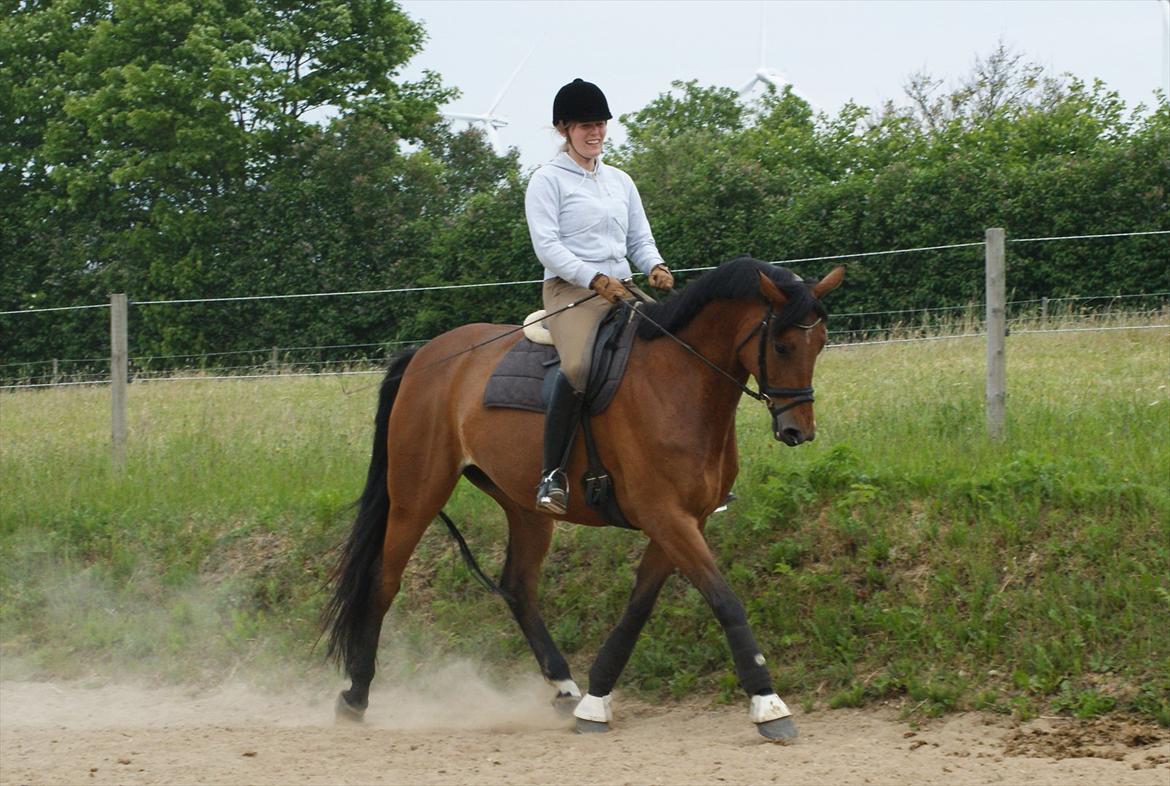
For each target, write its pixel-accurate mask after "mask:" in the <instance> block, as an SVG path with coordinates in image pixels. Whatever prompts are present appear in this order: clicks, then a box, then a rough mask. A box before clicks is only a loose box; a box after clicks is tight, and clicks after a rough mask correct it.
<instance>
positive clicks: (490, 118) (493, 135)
mask: <svg viewBox="0 0 1170 786" xmlns="http://www.w3.org/2000/svg"><path fill="white" fill-rule="evenodd" d="M535 51H536V46H535V45H534V46H533V47H532V48H531V49H529V50H528V54H526V55H525V56H524V59H523V60H521V61H520V65H518V66H516V70H515V71H513V72H512V75H511V76H510V77H508V81H507V82H504V86H503V87H501V88H500V92H499V93H497V94H496V97H495V100H493V101H492V103H491V106H489V107H488V109H487V111H486V112H483V113H481V114H471V113H468V112H443V113H442V115H443V117H445V118H447V119H448V120H463V121H465V122H466V123H467V124H468V125H471V126H474V125H476V124H479V125H481V126H483V133H484V136H486V137H487V139H488V142H490V143H491V146H492V148H494V149H495V151H496V152H497V153H499V154H500V155H503V154H504V153H505V152H506V150H505V149H504V144H503V142H501V141H500V134H499V129H501V128H506V127H507V125H508V118H506V117H504V116H502V115H497V114H496V113H495V112H496V107H498V106H499V105H500V102H501V101H503V100H504V95H505V94H506V93H507V92H508V88H510V87H511V86H512V83H513V82H514V81H516V76H517V75H518V74H519V73H520V69H522V68H523V67H524V64H525V63H527V62H528V58H530V57H532V53H533V52H535Z"/></svg>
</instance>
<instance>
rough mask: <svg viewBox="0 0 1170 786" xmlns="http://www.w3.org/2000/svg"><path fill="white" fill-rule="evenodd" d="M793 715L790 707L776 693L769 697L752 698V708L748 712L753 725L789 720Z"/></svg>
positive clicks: (770, 694)
mask: <svg viewBox="0 0 1170 786" xmlns="http://www.w3.org/2000/svg"><path fill="white" fill-rule="evenodd" d="M791 714H792V710H790V709H788V705H786V704H785V703H784V702H783V701H781V700H780V697H779V696H777V695H776V694H775V693H769V694H768V695H767V696H752V706H751V709H750V710H748V715H749V717H751V719H752V723H767V722H768V721H772V720H777V719H778V718H787V717H788V716H789V715H791Z"/></svg>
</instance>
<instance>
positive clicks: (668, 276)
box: [649, 264, 674, 289]
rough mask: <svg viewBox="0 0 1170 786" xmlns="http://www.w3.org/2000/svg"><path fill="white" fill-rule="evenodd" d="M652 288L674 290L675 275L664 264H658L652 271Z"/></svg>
mask: <svg viewBox="0 0 1170 786" xmlns="http://www.w3.org/2000/svg"><path fill="white" fill-rule="evenodd" d="M649 283H650V286H652V287H654V288H655V289H674V275H673V274H672V273H671V272H670V269H669V268H667V267H666V265H663V264H657V265H655V266H654V267H653V269H651V271H650V278H649Z"/></svg>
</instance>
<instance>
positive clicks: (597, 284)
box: [589, 273, 628, 303]
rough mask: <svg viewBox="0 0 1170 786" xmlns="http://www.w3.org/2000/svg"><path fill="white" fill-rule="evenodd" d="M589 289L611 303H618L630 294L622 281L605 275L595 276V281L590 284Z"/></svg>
mask: <svg viewBox="0 0 1170 786" xmlns="http://www.w3.org/2000/svg"><path fill="white" fill-rule="evenodd" d="M589 288H590V289H592V290H593V291H594V292H596V293H597V294H599V295H601V296H602V297H603V298H605V299H606V300H608V301H609V302H610V303H616V302H618V301H619V300H621V299H622V298H623V297H625V296H626V295H627V294H628V293H627V292H626V288H625V287H623V286H622V284H621V282H620V281H618V280H617V279H614V278H610V277H609V276H607V275H605V274H604V273H598V274H597V275H596V276H594V277H593V280H592V281H590V282H589Z"/></svg>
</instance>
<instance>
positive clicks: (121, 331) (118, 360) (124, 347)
mask: <svg viewBox="0 0 1170 786" xmlns="http://www.w3.org/2000/svg"><path fill="white" fill-rule="evenodd" d="M127 310H128V309H127V307H126V295H124V294H118V295H110V402H111V409H112V412H111V419H110V422H111V431H112V437H113V445H114V472H115V473H117V474H121V472H122V471H123V470H124V469H125V467H126V432H127V427H126V383H127V381H128V378H129V347H128V344H129V334H128V330H127V326H126V322H127Z"/></svg>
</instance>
